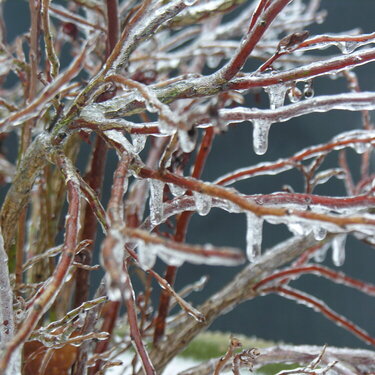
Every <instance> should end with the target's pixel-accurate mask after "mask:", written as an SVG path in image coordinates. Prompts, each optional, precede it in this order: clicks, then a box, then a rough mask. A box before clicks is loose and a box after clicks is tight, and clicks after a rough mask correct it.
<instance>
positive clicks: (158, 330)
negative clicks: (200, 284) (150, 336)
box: [154, 128, 214, 344]
mask: <svg viewBox="0 0 375 375" xmlns="http://www.w3.org/2000/svg"><path fill="white" fill-rule="evenodd" d="M213 139H214V129H213V128H208V129H206V131H205V133H204V136H203V139H202V143H201V145H200V147H199V151H198V155H197V157H196V160H195V164H194V170H193V173H192V177H194V178H198V177H200V175H201V173H202V171H203V167H204V164H205V162H206V160H207V156H208V154H209V152H210V150H211V146H212V142H213ZM192 214H193V213H192V212H190V211H185V212H183V213H182V214H181V215H179V217H178V219H177V225H176V233H175V236H174V239H175V241H177V242H183V241H184V240H185V238H186V232H187V228H188V225H189V221H190V218H191V216H192ZM176 271H177V269H176V267H174V266H168V267H167V271H166V273H165V279H166V280H167V281H168V282H169V283H170V285H173V283H174V279H175V275H176ZM169 303H170V293H168V292H167V291H166V290H164V289H163V290H162V292H161V294H160V301H159V309H158V315H157V317H156V319H155V331H154V344H155V343H157V342H158V341H159V340H160V338H161V337H162V336H163V334H164V331H165V319H166V318H167V315H168V307H169Z"/></svg>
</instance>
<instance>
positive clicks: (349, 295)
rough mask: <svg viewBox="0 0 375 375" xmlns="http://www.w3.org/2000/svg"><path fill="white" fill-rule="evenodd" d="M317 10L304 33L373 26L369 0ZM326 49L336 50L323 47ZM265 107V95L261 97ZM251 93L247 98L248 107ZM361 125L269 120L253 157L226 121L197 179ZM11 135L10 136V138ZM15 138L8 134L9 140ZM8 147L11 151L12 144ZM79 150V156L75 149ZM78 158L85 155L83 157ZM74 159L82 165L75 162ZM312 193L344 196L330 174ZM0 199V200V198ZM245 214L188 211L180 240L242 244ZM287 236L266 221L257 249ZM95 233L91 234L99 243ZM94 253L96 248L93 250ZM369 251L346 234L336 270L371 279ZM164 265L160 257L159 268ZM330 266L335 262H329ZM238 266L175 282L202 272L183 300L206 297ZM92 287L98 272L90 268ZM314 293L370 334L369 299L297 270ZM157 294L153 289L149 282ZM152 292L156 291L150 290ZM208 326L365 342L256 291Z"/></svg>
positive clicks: (325, 81) (15, 2) (244, 138)
mask: <svg viewBox="0 0 375 375" xmlns="http://www.w3.org/2000/svg"><path fill="white" fill-rule="evenodd" d="M321 8H322V9H326V10H327V11H328V16H327V19H326V21H325V22H324V23H323V24H321V25H312V26H311V27H309V28H308V29H309V31H310V34H311V35H314V34H316V33H331V32H344V31H348V30H351V29H354V28H358V27H360V28H361V29H362V31H363V32H364V33H371V32H374V20H373V18H374V15H375V1H374V0H323V1H322V4H321ZM4 12H5V19H6V22H7V27H8V35H7V37H8V40H13V38H14V37H15V36H16V35H18V34H19V33H21V32H26V31H27V30H28V28H29V19H28V3H27V2H26V1H23V0H8V1H6V2H5V4H4ZM329 52H331V53H332V54H333V53H337V51H333V50H332V51H329ZM356 72H357V73H358V75H359V81H360V85H361V89H362V90H363V91H366V90H374V89H375V75H374V72H375V68H374V65H373V64H368V65H366V66H364V67H360V68H358V69H356ZM314 89H315V95H319V94H325V93H338V92H344V91H347V86H346V81H345V80H344V79H343V78H339V79H337V80H332V79H330V78H319V79H315V80H314ZM261 99H262V101H263V103H261V106H264V107H265V106H267V105H268V102H267V98H266V97H265V96H261ZM251 101H252V98H251V95H250V96H249V105H251V106H254V103H251ZM360 127H361V116H360V113H355V112H343V111H332V112H329V113H325V114H314V115H310V116H304V117H299V118H297V119H294V120H292V121H289V122H287V123H282V124H274V125H273V126H272V128H271V131H270V137H269V150H268V152H267V153H266V154H265V155H263V156H258V155H256V154H255V153H254V152H253V150H252V135H251V134H252V127H251V124H249V123H243V124H240V125H236V126H232V127H231V128H230V129H229V130H228V131H227V132H225V133H223V134H221V135H220V136H217V137H216V139H215V142H214V146H213V150H212V152H211V155H210V156H209V158H208V161H207V165H206V168H205V171H204V173H203V179H204V180H206V181H213V180H215V179H216V178H217V177H219V176H221V175H223V174H225V173H227V172H229V171H231V170H234V169H237V168H241V167H245V166H250V165H253V164H256V163H259V162H261V161H272V160H276V159H278V158H281V157H288V156H290V155H292V154H294V153H295V152H297V151H298V150H300V149H302V148H304V147H307V146H309V145H315V144H319V143H324V142H327V141H328V140H330V139H331V138H332V137H334V136H335V135H336V134H338V133H340V132H343V131H347V130H350V129H355V128H360ZM11 139H12V138H11ZM13 139H14V138H13ZM8 151H9V152H10V153H13V154H14V155H13V157H15V147H14V146H13V147H9V146H8ZM82 155H83V154H82ZM348 155H349V162H350V165H351V166H352V167H353V173H354V177H358V171H359V162H360V159H359V156H358V155H356V154H355V152H354V151H351V150H349V151H348ZM82 159H86V157H85V156H84V155H83V156H82ZM116 162H117V158H116V156H115V154H114V152H110V153H109V157H108V161H107V163H108V164H107V172H108V175H107V176H108V177H109V179H110V175H111V173H112V171H113V169H114V167H115V165H116ZM79 164H81V165H83V163H82V161H81V162H80V161H79ZM330 165H331V166H336V165H337V153H335V154H332V155H330V157H329V158H327V161H326V162H325V164H324V165H323V166H326V167H329V166H330ZM285 184H288V185H290V186H292V187H293V189H294V190H295V191H296V192H302V191H303V180H302V177H301V175H300V174H299V173H298V172H296V171H290V172H285V173H283V174H281V175H279V176H265V177H257V178H252V179H250V180H247V181H242V182H239V183H237V184H235V185H234V187H236V188H238V189H239V190H240V191H241V192H243V193H248V194H255V193H271V192H274V191H280V190H281V189H282V186H283V185H285ZM109 189H110V186H107V187H106V190H105V192H104V195H105V197H104V199H107V197H108V192H109ZM316 193H318V194H325V195H335V196H336V195H345V191H344V188H343V183H342V181H337V180H334V179H333V180H331V181H330V182H328V183H326V184H325V185H323V186H321V187H319V188H317V189H316ZM1 200H2V199H1ZM245 225H246V220H245V215H243V214H236V215H235V214H231V215H229V214H227V213H226V212H224V211H221V210H218V209H213V210H212V211H211V212H210V214H209V215H208V216H206V217H200V216H198V215H194V216H193V218H192V221H191V224H190V227H189V232H188V238H187V241H188V242H190V243H200V244H201V243H213V244H214V245H221V246H224V245H228V246H234V247H240V248H243V249H245ZM289 236H290V233H289V232H288V230H287V229H286V228H285V226H283V225H277V226H275V225H272V226H271V225H269V224H265V227H264V237H263V251H265V250H264V249H266V248H269V247H272V246H273V245H275V244H277V243H278V242H280V240H282V239H285V238H287V237H289ZM99 241H100V237H99V239H98V243H99ZM97 252H98V249H97ZM324 264H326V265H328V266H331V267H334V266H333V264H332V261H331V251H330V250H329V251H328V254H327V259H326V261H325V262H324ZM374 264H375V252H374V249H372V248H370V247H368V246H364V245H363V244H361V243H360V242H359V241H357V240H356V239H354V238H353V237H352V236H349V238H348V241H347V245H346V261H345V264H344V266H343V267H341V268H340V270H341V271H344V272H346V273H347V274H348V275H349V276H352V277H355V278H359V279H362V280H365V281H369V282H372V283H375V270H374V269H375V267H374ZM164 267H165V266H164V265H163V264H162V263H161V262H160V264H158V269H159V270H160V271H162V270H163V269H164ZM334 268H335V267H334ZM240 269H241V268H226V267H205V266H196V265H188V264H185V265H184V266H183V267H181V269H180V271H179V273H178V275H177V281H176V289H177V290H179V289H180V288H182V287H183V286H185V285H186V284H187V283H190V282H194V281H196V280H198V279H199V278H200V277H201V276H202V275H206V274H207V275H209V277H210V279H209V282H208V284H207V286H206V288H205V289H204V290H203V291H201V292H197V293H194V294H193V295H191V296H190V297H189V300H190V301H192V302H193V303H194V304H198V303H200V302H202V301H204V300H205V299H206V298H207V297H208V296H210V295H211V294H213V293H214V292H215V291H217V290H219V289H220V288H221V287H222V286H223V285H224V284H225V283H227V282H228V281H230V280H231V279H232V278H233V277H234V275H235V274H236V273H237V272H238V271H239V270H240ZM94 276H95V277H96V279H95V280H93V285H97V282H98V281H97V280H99V279H100V277H101V274H100V272H97V274H96V275H94ZM293 286H295V287H297V288H301V289H303V290H305V291H307V292H309V293H311V294H313V295H315V296H317V297H318V298H320V299H322V300H324V301H325V302H326V303H327V304H328V305H329V306H330V307H331V308H333V309H334V310H336V311H337V312H339V313H341V314H343V315H344V316H346V317H347V318H349V319H351V320H352V321H353V322H355V323H356V324H358V325H359V326H361V327H362V328H364V329H365V330H367V332H368V333H370V334H371V335H372V336H375V320H374V316H375V299H374V298H370V297H368V296H366V295H363V294H361V293H360V292H358V291H355V290H352V289H350V288H345V287H343V286H340V285H336V284H334V283H331V282H329V281H326V280H324V279H322V278H318V277H316V276H303V277H302V278H301V279H299V280H298V281H296V282H294V283H293ZM155 290H156V294H157V293H158V287H155ZM156 294H155V296H156ZM210 329H214V330H222V331H230V332H233V333H243V334H246V335H256V336H258V337H260V338H264V339H270V340H283V341H284V342H288V343H294V344H316V345H322V344H324V343H327V344H329V345H336V346H351V347H366V344H364V343H363V342H362V341H360V340H359V339H357V338H356V337H354V336H353V335H352V334H350V333H348V332H347V331H345V330H343V329H341V328H339V327H337V326H336V325H335V324H333V323H332V322H331V321H329V320H327V319H326V318H325V317H323V316H321V315H320V314H318V313H316V312H314V311H312V310H310V309H308V308H307V307H305V306H302V305H299V304H296V303H295V302H292V301H289V300H285V299H283V298H281V297H278V296H273V295H271V296H266V297H259V298H257V299H255V300H253V301H249V302H246V303H243V304H242V305H240V306H238V307H237V308H236V309H234V310H233V311H231V312H228V313H227V314H226V315H224V316H222V317H220V318H219V319H218V320H217V321H216V322H215V323H214V324H213V325H212V326H211V327H210Z"/></svg>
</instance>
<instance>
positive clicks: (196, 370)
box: [178, 345, 375, 375]
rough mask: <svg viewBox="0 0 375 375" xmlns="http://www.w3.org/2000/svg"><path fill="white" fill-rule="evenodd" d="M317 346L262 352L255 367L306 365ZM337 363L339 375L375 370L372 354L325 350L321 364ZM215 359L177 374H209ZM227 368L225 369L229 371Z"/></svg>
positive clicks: (360, 350)
mask: <svg viewBox="0 0 375 375" xmlns="http://www.w3.org/2000/svg"><path fill="white" fill-rule="evenodd" d="M321 350H322V349H321V347H319V346H309V345H303V346H292V345H278V346H271V347H268V348H264V349H261V351H260V352H261V354H260V355H259V356H258V357H257V359H256V361H255V363H254V368H255V369H259V368H261V367H262V366H265V365H267V364H273V363H279V364H280V363H299V364H301V365H308V364H310V363H311V362H312V361H314V360H315V359H316V357H317V356H319V354H320V353H321ZM332 360H336V361H338V364H337V366H336V367H335V371H337V372H338V374H340V375H350V374H353V371H357V373H358V374H366V373H371V372H372V371H374V370H375V352H374V351H371V350H363V349H349V348H346V349H342V348H334V347H327V348H326V349H325V355H324V356H323V357H322V359H321V363H322V364H323V365H327V364H328V363H329V362H330V361H332ZM216 363H217V359H214V360H210V361H207V362H204V363H202V364H201V365H198V366H196V367H192V368H191V369H188V370H185V371H182V372H180V373H179V374H178V375H210V374H212V372H213V371H214V368H215V365H216ZM229 369H230V368H229V365H228V366H226V368H225V370H229Z"/></svg>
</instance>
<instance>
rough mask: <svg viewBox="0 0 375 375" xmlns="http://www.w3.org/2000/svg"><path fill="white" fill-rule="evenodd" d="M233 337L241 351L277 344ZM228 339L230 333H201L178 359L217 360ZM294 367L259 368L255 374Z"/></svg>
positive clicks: (272, 373)
mask: <svg viewBox="0 0 375 375" xmlns="http://www.w3.org/2000/svg"><path fill="white" fill-rule="evenodd" d="M233 336H234V337H236V338H237V339H239V340H240V341H241V343H242V347H243V349H248V348H258V349H261V348H266V347H269V346H273V345H276V344H277V343H275V342H272V341H266V340H261V339H258V338H255V337H246V336H243V335H237V334H234V335H233ZM230 337H231V334H230V333H224V332H210V331H207V332H204V333H201V334H200V335H198V336H197V337H196V338H195V339H194V340H193V341H192V342H191V343H190V344H189V346H188V347H187V348H186V349H185V350H184V351H183V352H182V353H181V354H180V357H185V358H193V359H196V360H197V361H207V360H209V359H212V358H218V357H220V356H222V355H223V354H224V353H225V352H226V350H227V348H228V343H229V340H230ZM239 351H240V350H239ZM296 367H298V365H296V364H288V365H286V364H284V363H280V364H271V365H266V366H263V367H261V368H260V369H259V370H257V374H259V375H260V374H262V375H274V374H276V373H277V372H279V371H281V370H290V369H294V368H296Z"/></svg>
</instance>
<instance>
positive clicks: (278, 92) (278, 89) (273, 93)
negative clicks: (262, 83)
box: [264, 84, 289, 109]
mask: <svg viewBox="0 0 375 375" xmlns="http://www.w3.org/2000/svg"><path fill="white" fill-rule="evenodd" d="M288 88H289V86H288V85H285V84H278V85H273V86H268V87H265V88H264V91H265V92H266V93H267V94H268V97H269V99H270V108H271V109H276V108H279V107H282V106H283V105H284V100H285V94H286V92H287V90H288Z"/></svg>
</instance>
